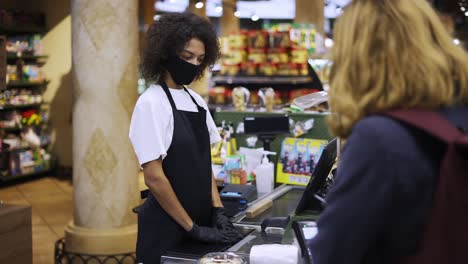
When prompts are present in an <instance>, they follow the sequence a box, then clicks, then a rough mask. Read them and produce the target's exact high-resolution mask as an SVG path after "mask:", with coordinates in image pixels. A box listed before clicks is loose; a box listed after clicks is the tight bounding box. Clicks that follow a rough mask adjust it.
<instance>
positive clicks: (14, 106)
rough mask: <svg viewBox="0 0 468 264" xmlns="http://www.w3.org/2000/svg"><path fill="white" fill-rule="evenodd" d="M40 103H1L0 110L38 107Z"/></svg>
mask: <svg viewBox="0 0 468 264" xmlns="http://www.w3.org/2000/svg"><path fill="white" fill-rule="evenodd" d="M41 105H42V103H37V104H24V105H10V104H8V105H2V106H0V110H14V109H27V108H38V107H40V106H41Z"/></svg>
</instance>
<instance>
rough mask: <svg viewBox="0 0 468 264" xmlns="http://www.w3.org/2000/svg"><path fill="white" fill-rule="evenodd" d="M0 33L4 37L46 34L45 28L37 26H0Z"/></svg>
mask: <svg viewBox="0 0 468 264" xmlns="http://www.w3.org/2000/svg"><path fill="white" fill-rule="evenodd" d="M0 32H1V33H2V34H6V35H16V34H38V33H44V32H46V28H45V27H38V26H5V25H0Z"/></svg>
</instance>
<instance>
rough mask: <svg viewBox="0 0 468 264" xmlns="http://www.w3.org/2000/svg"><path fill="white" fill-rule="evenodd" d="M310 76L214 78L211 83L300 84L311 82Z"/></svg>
mask: <svg viewBox="0 0 468 264" xmlns="http://www.w3.org/2000/svg"><path fill="white" fill-rule="evenodd" d="M311 81H312V78H311V77H310V76H271V77H269V76H214V77H213V82H215V83H216V84H217V85H222V84H263V85H268V84H301V83H308V82H311Z"/></svg>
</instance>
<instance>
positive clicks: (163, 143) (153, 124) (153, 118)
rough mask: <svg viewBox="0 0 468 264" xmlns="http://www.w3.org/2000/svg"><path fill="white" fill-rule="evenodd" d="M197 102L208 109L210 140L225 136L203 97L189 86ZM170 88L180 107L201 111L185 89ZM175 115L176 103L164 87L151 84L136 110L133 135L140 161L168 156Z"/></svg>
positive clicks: (217, 139) (141, 162) (134, 111)
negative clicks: (173, 108)
mask: <svg viewBox="0 0 468 264" xmlns="http://www.w3.org/2000/svg"><path fill="white" fill-rule="evenodd" d="M187 90H188V91H189V92H190V94H191V95H192V97H193V98H194V99H195V101H196V102H197V104H198V105H199V106H201V107H203V108H205V110H206V126H207V128H208V132H209V134H210V143H211V144H214V143H216V142H218V141H220V140H221V137H220V135H219V132H218V129H217V127H216V125H215V123H214V121H213V118H212V117H211V114H210V111H209V110H208V106H207V105H206V103H205V101H204V100H203V98H202V97H201V96H200V95H198V94H197V93H196V92H194V91H193V90H191V89H187ZM169 92H170V93H171V95H172V98H173V99H174V103H175V105H176V108H177V109H178V110H182V111H189V112H197V111H198V109H197V106H196V105H195V104H194V103H193V101H192V99H191V98H190V96H189V95H188V94H187V92H186V91H184V89H171V88H169ZM173 132H174V118H173V113H172V107H171V104H170V102H169V99H168V98H167V96H166V93H165V92H164V90H163V88H162V87H161V86H159V85H152V86H150V87H149V88H148V89H147V90H146V91H145V92H144V93H143V94H142V95H141V96H140V97H139V98H138V101H137V103H136V105H135V109H134V110H133V115H132V120H131V122H130V131H129V137H130V141H131V142H132V145H133V149H134V150H135V153H136V155H137V158H138V162H139V163H140V165H143V164H144V163H147V162H149V161H152V160H156V159H159V158H162V159H164V158H165V157H166V156H167V150H168V149H169V146H170V145H171V142H172V135H173Z"/></svg>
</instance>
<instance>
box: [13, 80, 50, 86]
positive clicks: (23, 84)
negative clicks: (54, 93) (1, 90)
mask: <svg viewBox="0 0 468 264" xmlns="http://www.w3.org/2000/svg"><path fill="white" fill-rule="evenodd" d="M48 83H49V82H48V81H42V82H24V81H10V82H8V83H7V87H41V86H46V85H47V84H48Z"/></svg>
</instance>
